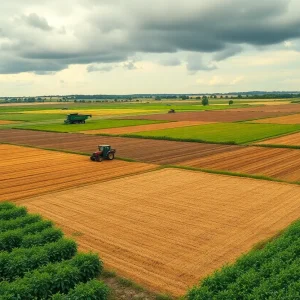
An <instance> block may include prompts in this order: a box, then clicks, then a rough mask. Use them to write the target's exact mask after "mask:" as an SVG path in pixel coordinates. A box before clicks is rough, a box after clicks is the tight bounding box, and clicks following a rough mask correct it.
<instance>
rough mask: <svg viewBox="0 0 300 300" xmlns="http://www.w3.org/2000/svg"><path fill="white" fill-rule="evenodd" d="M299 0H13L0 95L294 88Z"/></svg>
mask: <svg viewBox="0 0 300 300" xmlns="http://www.w3.org/2000/svg"><path fill="white" fill-rule="evenodd" d="M299 11H300V1H299V0H259V1H258V0H252V1H249V0H201V1H200V0H173V1H170V0H164V1H161V0H143V1H141V0H123V1H122V0H64V1H61V0H26V1H24V0H10V1H3V3H1V10H0V96H35V95H58V94H60V95H67V94H139V93H194V94H197V93H219V92H238V91H253V90H256V91H257V90H263V91H282V90H285V91H288V90H290V91H295V90H297V91H298V90H300V18H299Z"/></svg>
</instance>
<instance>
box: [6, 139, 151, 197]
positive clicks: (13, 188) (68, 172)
mask: <svg viewBox="0 0 300 300" xmlns="http://www.w3.org/2000/svg"><path fill="white" fill-rule="evenodd" d="M0 154H1V157H5V159H2V160H1V161H0V168H1V175H0V181H1V186H0V195H1V196H0V201H4V200H12V199H14V200H15V199H20V198H24V197H28V196H33V195H37V194H40V193H45V192H50V191H54V190H59V189H62V188H69V187H75V186H79V185H81V184H86V183H90V182H97V181H105V180H108V179H112V178H115V177H118V176H124V175H129V174H134V173H138V172H141V171H147V170H150V169H154V168H155V167H156V166H155V165H150V164H144V163H129V162H125V161H119V160H114V161H112V162H109V161H103V162H102V163H101V165H100V164H98V163H91V162H90V160H89V157H88V156H81V155H75V154H67V153H61V152H54V151H46V150H40V149H34V148H26V147H19V146H11V145H4V144H1V145H0Z"/></svg>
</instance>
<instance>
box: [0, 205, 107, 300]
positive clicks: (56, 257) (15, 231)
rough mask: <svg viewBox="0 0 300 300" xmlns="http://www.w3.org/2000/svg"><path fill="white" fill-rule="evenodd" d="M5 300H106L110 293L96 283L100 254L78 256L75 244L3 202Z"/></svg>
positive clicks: (0, 235)
mask: <svg viewBox="0 0 300 300" xmlns="http://www.w3.org/2000/svg"><path fill="white" fill-rule="evenodd" d="M0 219H1V221H0V298H1V299H6V300H8V299H24V300H26V299H64V300H66V299H68V300H71V299H102V300H105V299H107V297H108V294H109V291H108V288H107V287H106V286H105V284H104V283H102V282H100V281H97V280H95V279H94V278H95V277H97V276H98V275H100V273H101V271H102V268H103V267H102V261H101V260H100V259H99V257H98V255H96V254H92V253H90V254H80V253H77V245H76V243H75V242H74V241H73V240H69V239H65V238H63V233H62V231H61V230H60V229H57V228H54V227H53V224H52V222H51V221H45V220H42V218H41V217H40V216H38V215H30V214H27V210H26V208H24V207H16V206H15V205H13V204H11V203H7V202H5V203H0Z"/></svg>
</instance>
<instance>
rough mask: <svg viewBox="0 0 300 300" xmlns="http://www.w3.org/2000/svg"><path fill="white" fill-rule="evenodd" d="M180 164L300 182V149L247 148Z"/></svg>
mask: <svg viewBox="0 0 300 300" xmlns="http://www.w3.org/2000/svg"><path fill="white" fill-rule="evenodd" d="M178 165H182V166H188V167H194V168H202V169H210V170H219V171H230V172H237V173H244V174H251V175H264V176H268V177H272V178H276V179H281V180H285V181H293V182H294V181H300V151H299V150H296V149H284V148H277V149H276V148H263V147H245V148H243V149H238V150H235V151H230V152H227V153H219V154H215V155H210V156H209V157H205V158H196V159H192V160H187V161H183V162H181V163H179V164H178Z"/></svg>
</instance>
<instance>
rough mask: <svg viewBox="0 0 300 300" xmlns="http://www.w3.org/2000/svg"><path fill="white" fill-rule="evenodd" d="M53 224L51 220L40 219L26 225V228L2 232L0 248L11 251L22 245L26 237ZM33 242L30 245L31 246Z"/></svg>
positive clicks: (0, 234)
mask: <svg viewBox="0 0 300 300" xmlns="http://www.w3.org/2000/svg"><path fill="white" fill-rule="evenodd" d="M51 226H52V222H51V221H39V222H35V223H32V224H28V225H26V226H25V227H24V228H18V229H13V230H7V231H5V232H2V233H0V250H2V251H3V250H5V251H11V250H12V249H13V248H17V247H20V246H21V245H22V243H23V241H24V240H26V238H28V235H29V237H30V236H31V235H32V234H36V233H37V232H43V230H45V229H47V228H49V227H51ZM31 246H32V244H31V245H30V247H31Z"/></svg>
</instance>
